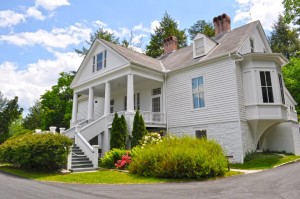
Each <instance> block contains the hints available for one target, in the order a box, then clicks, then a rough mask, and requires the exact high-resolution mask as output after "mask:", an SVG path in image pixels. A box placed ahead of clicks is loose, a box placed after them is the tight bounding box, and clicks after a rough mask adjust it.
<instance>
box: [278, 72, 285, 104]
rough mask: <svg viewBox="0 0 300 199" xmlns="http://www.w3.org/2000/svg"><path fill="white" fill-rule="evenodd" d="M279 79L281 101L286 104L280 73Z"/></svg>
mask: <svg viewBox="0 0 300 199" xmlns="http://www.w3.org/2000/svg"><path fill="white" fill-rule="evenodd" d="M278 79H279V85H280V94H281V102H282V104H285V99H284V90H283V83H282V76H281V75H280V74H278Z"/></svg>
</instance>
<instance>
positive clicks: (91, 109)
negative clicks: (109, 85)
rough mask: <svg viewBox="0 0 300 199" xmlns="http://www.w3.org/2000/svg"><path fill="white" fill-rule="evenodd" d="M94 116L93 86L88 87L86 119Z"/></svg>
mask: <svg viewBox="0 0 300 199" xmlns="http://www.w3.org/2000/svg"><path fill="white" fill-rule="evenodd" d="M93 118H94V89H93V87H90V88H89V101H88V118H87V119H88V120H92V119H93Z"/></svg>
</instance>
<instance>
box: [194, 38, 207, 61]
mask: <svg viewBox="0 0 300 199" xmlns="http://www.w3.org/2000/svg"><path fill="white" fill-rule="evenodd" d="M194 51H195V56H196V57H198V56H201V55H203V54H204V53H205V49H204V37H202V38H199V39H197V40H195V41H194Z"/></svg>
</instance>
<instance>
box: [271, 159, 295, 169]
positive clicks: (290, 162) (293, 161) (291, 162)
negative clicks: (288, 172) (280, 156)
mask: <svg viewBox="0 0 300 199" xmlns="http://www.w3.org/2000/svg"><path fill="white" fill-rule="evenodd" d="M296 162H300V158H299V159H296V160H292V161H289V162H285V163H283V164H280V165H277V166H274V167H273V168H277V167H282V166H284V165H287V164H293V163H296Z"/></svg>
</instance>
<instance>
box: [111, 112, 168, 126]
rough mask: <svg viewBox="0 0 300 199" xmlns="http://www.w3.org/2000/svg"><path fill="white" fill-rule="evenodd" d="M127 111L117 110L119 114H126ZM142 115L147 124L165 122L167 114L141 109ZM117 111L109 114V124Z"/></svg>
mask: <svg viewBox="0 0 300 199" xmlns="http://www.w3.org/2000/svg"><path fill="white" fill-rule="evenodd" d="M125 113H126V112H125V111H120V112H117V114H118V116H119V117H120V116H122V115H125ZM140 113H141V115H142V116H143V118H144V121H145V123H146V124H147V123H148V124H163V123H165V114H164V113H159V112H151V111H140ZM114 116H115V113H111V114H110V115H109V116H107V121H108V124H111V123H112V122H113V119H114Z"/></svg>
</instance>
